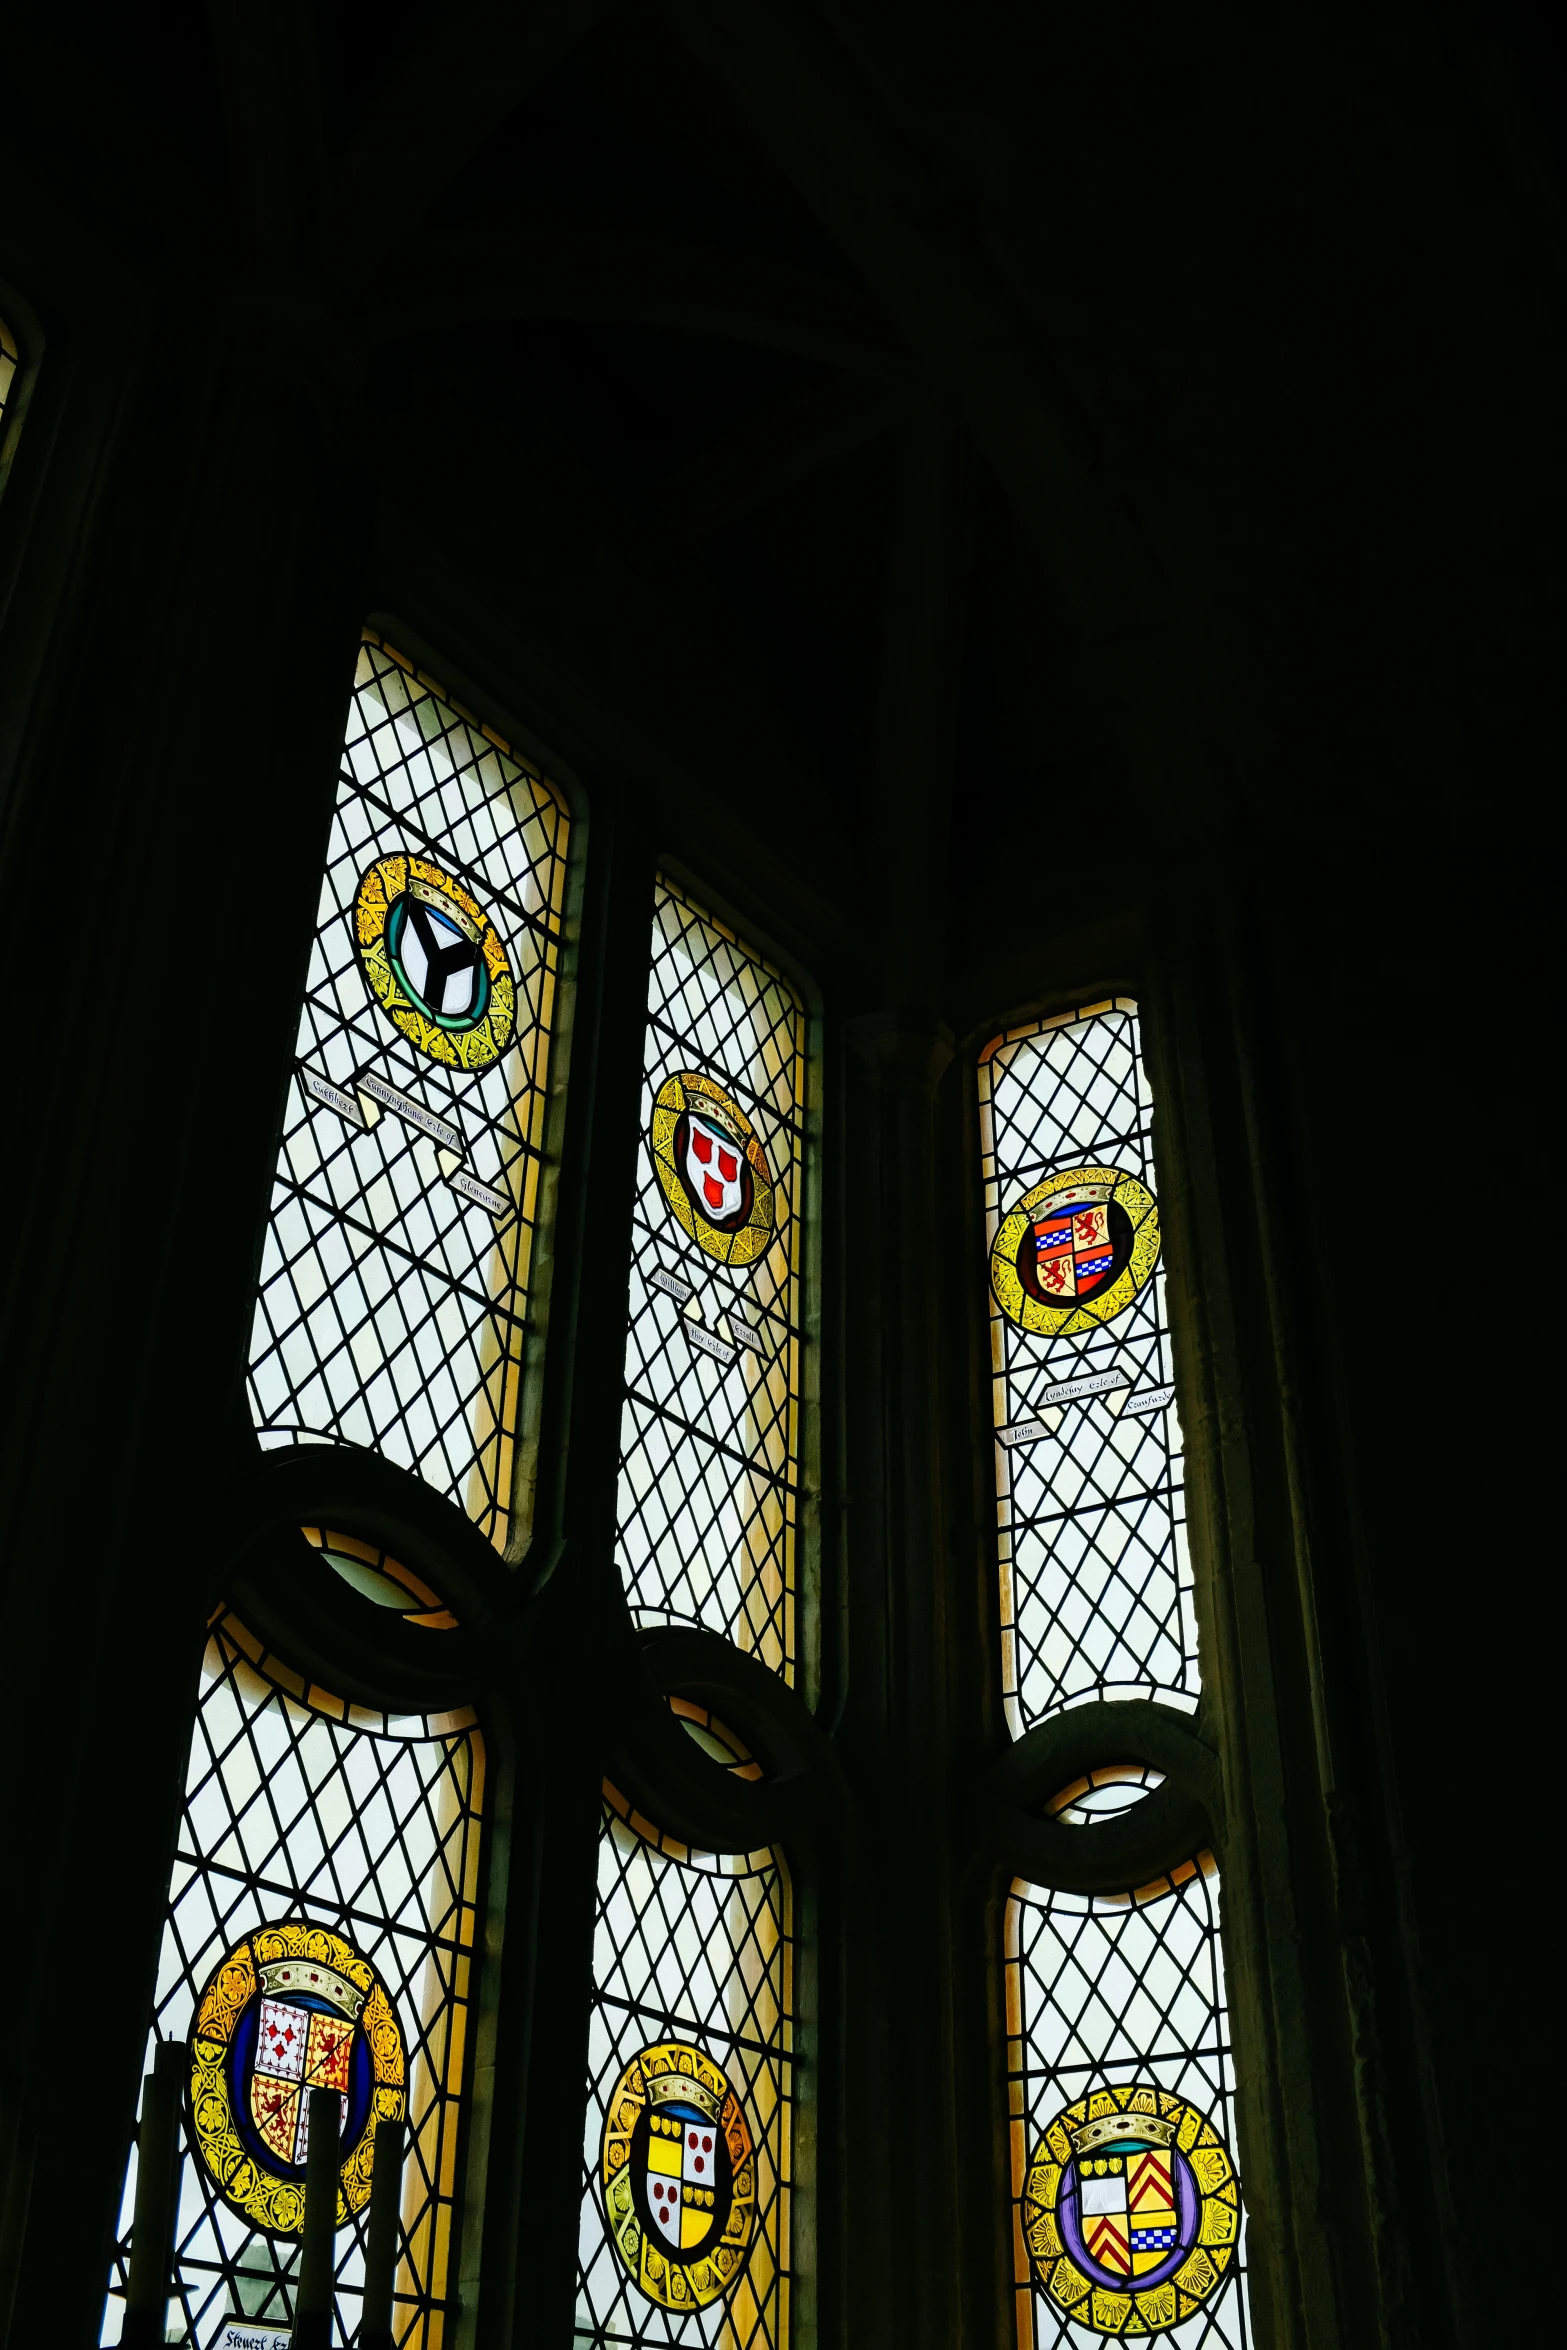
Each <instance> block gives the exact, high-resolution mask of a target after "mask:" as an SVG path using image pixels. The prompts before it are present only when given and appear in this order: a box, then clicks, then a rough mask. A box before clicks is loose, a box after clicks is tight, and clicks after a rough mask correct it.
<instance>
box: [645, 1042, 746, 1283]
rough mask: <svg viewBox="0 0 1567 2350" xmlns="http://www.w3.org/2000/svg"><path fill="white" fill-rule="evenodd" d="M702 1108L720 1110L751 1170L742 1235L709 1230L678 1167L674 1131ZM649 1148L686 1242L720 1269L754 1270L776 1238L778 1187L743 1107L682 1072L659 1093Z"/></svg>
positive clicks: (715, 1227) (667, 1080)
mask: <svg viewBox="0 0 1567 2350" xmlns="http://www.w3.org/2000/svg"><path fill="white" fill-rule="evenodd" d="M703 1102H711V1103H712V1104H713V1106H714V1107H715V1108H716V1109H719V1110H722V1112H723V1114H724V1117H725V1120H726V1121H727V1122H728V1123H729V1124H730V1125H732V1126H733V1127H735V1128H736V1130H737V1131H738V1133H739V1135H740V1138H741V1141H742V1142H743V1143H744V1145H745V1155H746V1157H747V1159H748V1160H749V1161H750V1164H751V1213H750V1215H749V1216H748V1217H747V1218H746V1220H745V1222H744V1223H743V1224H742V1225H741V1226H740V1229H739V1231H738V1232H725V1231H722V1230H721V1229H720V1227H719V1226H718V1225H716V1224H710V1223H709V1222H708V1220H707V1218H706V1217H705V1216H704V1215H703V1214H702V1212H701V1210H700V1208H697V1207H694V1206H693V1205H692V1202H691V1198H690V1195H689V1193H688V1192H687V1190H686V1187H685V1185H684V1183H683V1182H682V1181H681V1178H680V1169H679V1168H678V1166H677V1165H676V1164H675V1130H676V1128H677V1127H678V1126H679V1124H680V1120H681V1118H682V1117H683V1116H684V1114H685V1112H686V1111H687V1110H688V1109H692V1108H700V1107H701V1105H702V1103H703ZM648 1148H649V1149H650V1150H651V1151H652V1153H653V1167H654V1172H655V1173H656V1174H657V1176H658V1182H659V1189H660V1190H661V1191H662V1192H663V1194H664V1197H665V1199H666V1200H667V1201H668V1203H669V1208H670V1212H671V1213H672V1215H673V1216H674V1218H675V1221H676V1223H677V1224H678V1225H679V1226H680V1228H681V1230H682V1231H683V1232H684V1233H685V1235H686V1237H687V1238H688V1239H690V1240H694V1241H695V1242H696V1245H697V1247H698V1248H699V1249H701V1250H702V1251H703V1252H704V1254H705V1255H707V1256H710V1257H716V1258H717V1260H718V1262H719V1264H721V1265H750V1264H754V1263H755V1261H756V1259H757V1258H758V1257H759V1256H760V1255H761V1253H762V1251H763V1249H765V1248H766V1246H767V1244H768V1242H769V1241H770V1240H771V1239H772V1237H773V1226H774V1223H775V1222H776V1219H777V1208H776V1203H775V1199H774V1192H775V1189H776V1186H775V1185H774V1183H773V1176H772V1169H771V1168H770V1167H769V1166H768V1164H767V1153H766V1152H765V1151H764V1150H763V1148H762V1146H761V1143H760V1141H759V1140H758V1139H757V1134H756V1129H755V1127H754V1126H753V1125H752V1124H751V1121H750V1119H749V1118H748V1117H747V1116H746V1114H745V1112H744V1111H743V1110H742V1109H741V1108H740V1106H739V1104H738V1103H737V1102H735V1101H734V1100H732V1099H731V1097H730V1096H729V1095H728V1094H727V1093H725V1091H724V1089H723V1087H722V1086H721V1085H715V1084H714V1082H713V1080H712V1078H711V1077H702V1076H699V1075H698V1074H697V1072H696V1071H695V1070H693V1069H682V1070H680V1071H679V1072H678V1074H677V1075H676V1076H674V1077H666V1078H665V1080H664V1082H663V1084H662V1085H661V1086H660V1087H659V1089H658V1098H657V1100H656V1101H655V1102H654V1104H653V1122H652V1125H651V1127H650V1129H649V1131H648Z"/></svg>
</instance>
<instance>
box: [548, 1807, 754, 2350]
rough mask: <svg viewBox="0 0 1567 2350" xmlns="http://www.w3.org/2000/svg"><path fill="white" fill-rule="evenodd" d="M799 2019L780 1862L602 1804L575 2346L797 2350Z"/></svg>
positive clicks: (627, 1810) (624, 1809)
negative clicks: (719, 1847)
mask: <svg viewBox="0 0 1567 2350" xmlns="http://www.w3.org/2000/svg"><path fill="white" fill-rule="evenodd" d="M792 2009H793V1991H792V1969H791V1948H790V1926H789V1881H788V1876H787V1873H786V1871H785V1869H784V1865H783V1860H782V1857H781V1855H779V1854H778V1853H776V1852H754V1853H750V1854H737V1855H720V1854H713V1853H699V1852H691V1851H688V1850H687V1848H686V1847H685V1846H684V1845H682V1844H677V1843H675V1842H674V1841H673V1840H672V1839H670V1838H668V1837H662V1836H660V1835H659V1833H658V1831H657V1829H656V1828H654V1827H653V1826H652V1825H651V1824H650V1823H649V1822H647V1821H645V1820H642V1819H640V1818H638V1817H636V1816H635V1815H634V1814H633V1813H632V1812H631V1810H630V1807H629V1806H628V1805H627V1804H626V1803H625V1801H624V1799H623V1798H622V1797H621V1796H620V1795H618V1794H617V1793H616V1792H615V1791H614V1790H613V1789H606V1806H605V1817H604V1829H603V1834H602V1837H601V1839H600V1844H599V1880H598V1911H597V1917H596V1921H595V1926H594V1936H593V2009H592V2021H591V2038H590V2043H589V2081H588V2102H587V2118H586V2125H585V2129H584V2133H583V2188H582V2216H581V2227H580V2236H579V2255H578V2257H579V2276H578V2286H577V2320H576V2329H575V2333H574V2336H573V2339H574V2340H575V2341H576V2342H577V2343H578V2344H579V2345H585V2344H589V2343H591V2344H593V2345H594V2346H595V2350H599V2346H600V2345H604V2346H606V2350H607V2346H608V2345H609V2344H612V2343H625V2344H633V2343H634V2344H637V2345H639V2346H640V2345H643V2344H652V2343H660V2344H662V2343H672V2342H677V2341H678V2342H686V2343H690V2342H701V2343H704V2344H713V2345H721V2346H722V2350H783V2346H784V2345H785V2344H786V2343H787V2341H788V2338H789V2265H790V2264H789V2161H790V2107H791V2099H792V2093H793V2085H792V2072H793V2065H792V2051H793V2044H794V2040H793V2032H794V2027H793V2017H792ZM672 2119H673V2120H678V2122H679V2124H680V2126H679V2127H678V2128H672V2127H671V2126H670V2123H671V2120H672ZM709 2124H711V2127H709V2126H708V2125H709ZM658 2125H662V2128H660V2127H659V2126H658ZM709 2137H711V2139H712V2141H713V2143H712V2145H711V2146H709V2144H708V2143H707V2141H708V2139H709Z"/></svg>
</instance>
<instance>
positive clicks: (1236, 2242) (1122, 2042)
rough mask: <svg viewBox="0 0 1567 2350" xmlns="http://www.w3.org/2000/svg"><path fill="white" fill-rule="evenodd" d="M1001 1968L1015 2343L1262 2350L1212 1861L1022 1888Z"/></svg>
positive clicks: (1010, 1910)
mask: <svg viewBox="0 0 1567 2350" xmlns="http://www.w3.org/2000/svg"><path fill="white" fill-rule="evenodd" d="M1005 1966H1006V2006H1007V2035H1008V2039H1007V2061H1008V2075H1009V2079H1008V2093H1009V2099H1010V2110H1011V2142H1012V2194H1013V2249H1014V2258H1015V2274H1016V2279H1017V2327H1018V2344H1019V2350H1097V2346H1098V2345H1100V2344H1102V2342H1103V2340H1104V2338H1105V2336H1106V2335H1109V2336H1111V2337H1112V2338H1116V2337H1121V2336H1126V2337H1131V2336H1136V2337H1137V2338H1138V2339H1146V2338H1147V2337H1148V2335H1149V2334H1150V2333H1156V2335H1157V2339H1159V2340H1160V2341H1168V2342H1170V2343H1171V2344H1173V2345H1174V2350H1199V2346H1200V2345H1209V2346H1211V2350H1247V2345H1248V2344H1249V2343H1250V2340H1251V2330H1250V2319H1249V2316H1248V2313H1247V2305H1246V2279H1245V2240H1244V2239H1245V2222H1244V2214H1243V2211H1242V2206H1241V2198H1240V2188H1239V2182H1238V2180H1237V2177H1236V2173H1235V2167H1234V2153H1235V2073H1234V2065H1233V2063H1232V2060H1231V2054H1230V2035H1229V2018H1228V2012H1227V2008H1226V2004H1225V1993H1224V1965H1223V1959H1222V1957H1221V1954H1220V1948H1219V1920H1218V1879H1217V1877H1216V1875H1215V1874H1214V1873H1213V1863H1212V1860H1211V1858H1210V1857H1209V1856H1208V1855H1207V1854H1204V1855H1203V1856H1202V1859H1201V1861H1200V1862H1191V1861H1188V1862H1185V1863H1183V1864H1182V1866H1181V1867H1180V1868H1178V1869H1176V1870H1174V1871H1173V1872H1172V1873H1171V1875H1170V1876H1169V1877H1168V1878H1164V1879H1161V1880H1160V1882H1159V1883H1158V1884H1157V1885H1151V1886H1145V1887H1144V1888H1143V1889H1142V1890H1141V1891H1140V1892H1139V1893H1137V1894H1126V1895H1121V1896H1106V1895H1099V1894H1075V1893H1057V1892H1047V1891H1042V1890H1041V1889H1040V1888H1038V1887H1036V1886H1032V1885H1027V1884H1024V1883H1023V1882H1021V1881H1018V1882H1017V1883H1015V1884H1014V1885H1013V1887H1012V1892H1011V1896H1010V1898H1009V1899H1008V1902H1007V1905H1006V1959H1005ZM1166 2327H1168V2328H1169V2331H1168V2332H1166V2331H1165V2330H1164V2329H1165V2328H1166Z"/></svg>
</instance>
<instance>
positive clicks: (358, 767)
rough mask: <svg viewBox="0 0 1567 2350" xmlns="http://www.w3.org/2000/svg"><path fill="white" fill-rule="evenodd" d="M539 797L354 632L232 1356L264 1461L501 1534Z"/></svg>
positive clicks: (542, 867) (466, 719)
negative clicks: (316, 1463) (431, 1496)
mask: <svg viewBox="0 0 1567 2350" xmlns="http://www.w3.org/2000/svg"><path fill="white" fill-rule="evenodd" d="M566 835H567V820H566V814H565V810H564V808H563V806H562V803H561V801H560V799H559V797H558V795H557V794H556V793H555V792H554V791H553V790H552V789H551V788H550V786H549V785H548V784H547V783H545V782H544V781H543V780H542V778H540V777H539V776H537V775H535V774H534V773H532V772H531V771H530V770H529V769H528V768H527V767H525V766H524V765H523V763H522V762H521V761H520V760H519V759H517V758H516V757H515V756H514V755H513V754H512V753H511V752H509V751H508V749H507V748H506V746H505V745H504V744H503V743H502V742H501V741H500V739H499V737H498V736H496V735H493V734H491V733H490V731H489V730H488V728H486V727H483V726H481V725H480V724H479V723H478V722H477V720H475V719H473V718H471V717H470V716H469V715H468V714H467V713H466V712H465V711H463V710H461V709H460V708H459V707H458V706H457V704H456V703H454V702H452V701H450V700H449V699H448V698H447V697H446V696H445V695H444V694H443V693H442V692H441V690H440V688H439V687H438V686H436V685H435V684H434V683H433V681H432V680H431V679H429V678H428V677H425V676H424V675H423V674H422V673H416V672H415V671H413V670H412V669H411V668H410V667H409V666H408V664H407V663H406V662H404V661H403V659H402V658H401V656H400V655H399V654H397V653H394V652H393V651H392V649H391V648H390V647H389V646H387V645H384V644H383V643H382V642H381V641H380V640H379V638H377V637H374V636H372V635H370V634H369V633H368V632H367V634H366V637H365V641H364V644H363V646H362V648H361V650H360V655H359V670H358V676H357V679H356V683H355V688H354V700H353V708H352V712H351V714H350V718H349V725H348V736H347V741H346V743H345V745H344V752H343V769H342V775H341V779H340V782H339V786H338V796H337V806H336V809H335V811H334V814H333V819H332V835H331V843H330V846H329V848H328V850H327V861H326V872H325V875H324V878H323V881H322V888H321V912H320V920H319V924H318V927H317V931H316V939H315V945H314V948H313V949H312V952H311V959H310V975H309V979H308V982H307V984H306V988H305V1000H304V1004H303V1007H302V1009H301V1012H300V1021H299V1041H298V1064H297V1067H296V1069H295V1072H294V1077H293V1080H292V1082H291V1084H290V1087H289V1095H288V1108H287V1112H286V1115H285V1119H284V1129H283V1140H282V1146H281V1149H280V1151H279V1154H278V1163H277V1176H276V1181H275V1184H274V1188H273V1196H272V1209H271V1216H270V1220H269V1223H268V1226H267V1236H266V1244H265V1249H264V1253H263V1258H262V1269H261V1286H260V1292H259V1295H258V1297H257V1301H256V1315H255V1325H254V1330H253V1334H252V1338H251V1350H250V1398H251V1411H252V1416H253V1418H254V1420H255V1424H256V1427H257V1429H258V1431H259V1432H260V1436H261V1441H262V1443H263V1445H281V1444H291V1443H298V1442H300V1441H301V1440H306V1441H308V1440H310V1439H323V1438H324V1439H327V1440H329V1441H332V1442H336V1443H340V1444H357V1445H365V1446H368V1447H369V1448H370V1449H372V1450H374V1451H377V1452H381V1453H384V1454H385V1455H386V1457H387V1458H388V1459H389V1460H393V1461H396V1462H397V1463H399V1465H400V1466H402V1467H403V1468H407V1469H412V1470H415V1471H417V1473H418V1474H419V1475H420V1476H422V1477H425V1478H427V1479H428V1480H429V1482H430V1483H431V1484H432V1485H434V1486H436V1487H438V1488H439V1489H440V1491H441V1492H443V1493H447V1494H450V1495H451V1497H452V1498H453V1499H454V1500H455V1501H457V1502H458V1503H459V1504H460V1506H461V1507H463V1508H464V1509H465V1510H466V1511H467V1512H468V1515H469V1516H470V1517H472V1518H473V1519H475V1520H476V1521H477V1523H478V1524H479V1525H480V1526H482V1527H483V1528H484V1529H485V1531H486V1532H487V1533H488V1534H489V1535H490V1536H491V1537H492V1539H493V1540H494V1541H495V1542H496V1543H497V1544H501V1545H504V1543H505V1541H506V1539H507V1534H508V1519H509V1506H510V1489H511V1473H512V1444H513V1437H514V1434H515V1428H516V1419H517V1402H518V1389H519V1385H520V1377H521V1361H522V1339H523V1322H524V1314H525V1310H526V1299H527V1288H528V1273H529V1264H530V1257H531V1252H532V1244H533V1234H534V1223H535V1217H536V1214H537V1199H538V1171H539V1154H540V1148H541V1144H542V1140H543V1126H544V1109H545V1085H546V1078H547V1061H548V1055H549V1044H550V1031H551V1025H552V1022H553V1018H554V1010H555V991H556V978H557V967H558V959H559V940H560V921H561V907H562V895H563V890H564V885H565V856H566Z"/></svg>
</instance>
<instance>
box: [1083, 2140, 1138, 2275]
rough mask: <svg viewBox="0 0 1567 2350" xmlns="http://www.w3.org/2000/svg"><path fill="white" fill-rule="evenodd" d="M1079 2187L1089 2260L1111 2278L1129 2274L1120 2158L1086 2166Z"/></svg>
mask: <svg viewBox="0 0 1567 2350" xmlns="http://www.w3.org/2000/svg"><path fill="white" fill-rule="evenodd" d="M1081 2169H1082V2176H1081V2178H1080V2179H1079V2182H1078V2185H1079V2190H1080V2192H1081V2195H1082V2199H1083V2201H1082V2212H1083V2242H1084V2243H1085V2244H1086V2246H1087V2247H1088V2255H1089V2258H1090V2259H1091V2260H1096V2261H1097V2262H1098V2263H1099V2266H1100V2267H1101V2268H1102V2269H1106V2270H1108V2272H1109V2273H1110V2275H1111V2276H1117V2277H1125V2276H1130V2275H1131V2273H1132V2250H1131V2243H1130V2234H1129V2222H1128V2217H1127V2209H1126V2165H1125V2163H1124V2161H1122V2160H1120V2159H1119V2158H1112V2159H1111V2160H1109V2161H1101V2162H1087V2163H1084V2164H1083V2165H1082V2166H1081Z"/></svg>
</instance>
